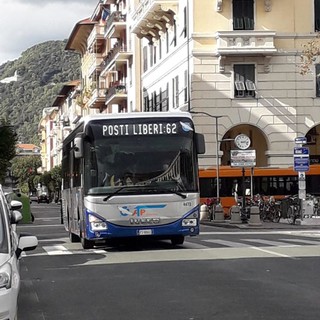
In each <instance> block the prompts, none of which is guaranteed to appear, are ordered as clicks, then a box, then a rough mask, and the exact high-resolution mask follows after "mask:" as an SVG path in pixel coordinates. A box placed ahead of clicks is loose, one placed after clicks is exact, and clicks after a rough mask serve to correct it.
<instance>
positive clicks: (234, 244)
mask: <svg viewBox="0 0 320 320" xmlns="http://www.w3.org/2000/svg"><path fill="white" fill-rule="evenodd" d="M203 241H205V242H210V243H215V244H220V245H223V246H226V247H231V248H244V247H250V246H249V245H248V244H245V243H241V242H234V241H227V240H220V239H209V240H203Z"/></svg>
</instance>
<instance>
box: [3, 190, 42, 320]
mask: <svg viewBox="0 0 320 320" xmlns="http://www.w3.org/2000/svg"><path fill="white" fill-rule="evenodd" d="M21 208H22V203H21V202H19V201H11V202H10V203H7V200H6V197H5V195H4V193H3V190H2V186H1V185H0V320H16V319H17V301H18V294H19V289H20V273H19V259H20V257H21V253H22V251H27V250H33V249H35V248H36V247H37V245H38V239H37V237H35V236H30V235H20V236H19V235H18V234H17V232H16V224H17V222H18V221H20V220H21V219H22V214H21V213H20V212H19V211H17V210H19V209H21Z"/></svg>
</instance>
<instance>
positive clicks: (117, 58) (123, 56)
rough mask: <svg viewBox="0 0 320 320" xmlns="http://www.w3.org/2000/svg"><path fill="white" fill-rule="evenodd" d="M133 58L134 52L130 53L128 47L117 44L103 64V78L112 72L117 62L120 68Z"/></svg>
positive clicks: (101, 66) (101, 67)
mask: <svg viewBox="0 0 320 320" xmlns="http://www.w3.org/2000/svg"><path fill="white" fill-rule="evenodd" d="M131 56H132V52H128V49H127V46H126V45H124V44H121V43H119V42H117V43H116V44H115V45H114V47H113V48H112V49H111V50H110V51H109V52H108V54H107V55H106V57H105V58H104V59H103V61H102V62H101V65H100V69H101V76H104V75H105V74H106V73H107V72H108V71H110V70H111V68H112V67H113V65H114V63H115V62H117V68H118V67H120V66H122V65H123V64H125V63H127V61H128V59H129V58H130V57H131Z"/></svg>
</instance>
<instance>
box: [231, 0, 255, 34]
mask: <svg viewBox="0 0 320 320" xmlns="http://www.w3.org/2000/svg"><path fill="white" fill-rule="evenodd" d="M253 29H254V17H253V0H233V30H253Z"/></svg>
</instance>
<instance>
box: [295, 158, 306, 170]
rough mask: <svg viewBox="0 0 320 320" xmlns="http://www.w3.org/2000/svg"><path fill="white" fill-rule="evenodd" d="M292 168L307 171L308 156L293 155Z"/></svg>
mask: <svg viewBox="0 0 320 320" xmlns="http://www.w3.org/2000/svg"><path fill="white" fill-rule="evenodd" d="M293 160H294V170H295V171H298V172H299V171H309V169H310V166H309V164H310V161H309V157H294V158H293Z"/></svg>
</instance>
